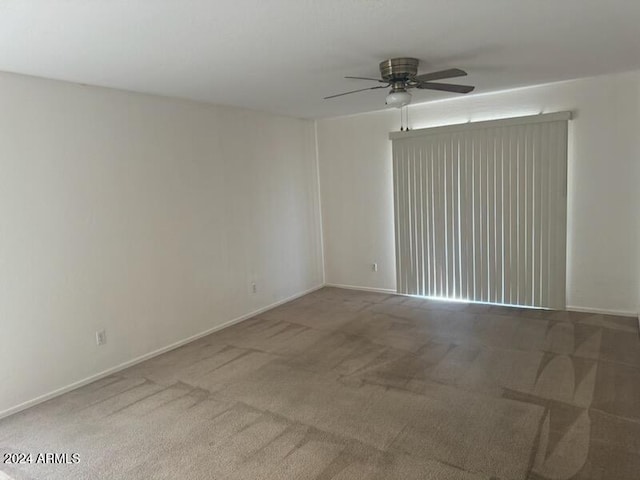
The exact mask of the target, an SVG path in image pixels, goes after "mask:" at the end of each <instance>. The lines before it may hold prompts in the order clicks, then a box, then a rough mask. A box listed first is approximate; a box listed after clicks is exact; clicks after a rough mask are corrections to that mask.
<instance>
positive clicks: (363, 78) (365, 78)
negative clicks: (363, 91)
mask: <svg viewBox="0 0 640 480" xmlns="http://www.w3.org/2000/svg"><path fill="white" fill-rule="evenodd" d="M344 78H354V79H356V80H373V81H374V82H380V83H389V82H387V81H386V80H380V79H379V78H369V77H344Z"/></svg>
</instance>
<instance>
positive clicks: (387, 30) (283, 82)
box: [0, 0, 640, 118]
mask: <svg viewBox="0 0 640 480" xmlns="http://www.w3.org/2000/svg"><path fill="white" fill-rule="evenodd" d="M395 56H413V57H417V58H419V59H420V60H421V68H420V72H419V73H424V72H427V71H432V70H439V69H442V68H446V67H459V68H462V69H465V70H467V71H468V72H469V76H468V77H466V78H463V79H455V80H452V81H455V82H459V83H465V82H466V83H471V84H474V85H476V86H477V88H476V92H488V91H494V90H502V89H506V88H512V87H518V86H524V85H534V84H540V83H546V82H552V81H558V80H564V79H569V78H577V77H585V76H591V75H598V74H603V73H610V72H619V71H627V70H635V69H638V68H640V1H639V0H526V1H525V0H523V1H514V0H404V1H402V0H315V1H314V0H233V1H231V0H55V1H52V0H0V70H3V71H8V72H15V73H23V74H28V75H35V76H40V77H47V78H54V79H61V80H68V81H73V82H79V83H86V84H92V85H101V86H108V87H114V88H121V89H125V90H133V91H138V92H147V93H155V94H160V95H167V96H174V97H183V98H190V99H194V100H201V101H206V102H212V103H216V104H225V105H234V106H240V107H248V108H252V109H258V110H264V111H269V112H274V113H280V114H286V115H293V116H297V117H309V118H311V117H326V116H335V115H342V114H350V113H358V112H365V111H372V110H379V109H381V108H384V97H385V91H384V90H373V91H370V92H363V93H357V94H354V95H349V96H346V97H340V98H337V99H333V100H323V99H322V97H324V96H327V95H331V94H335V93H340V92H343V91H347V90H353V89H356V88H364V87H367V86H370V84H369V83H368V82H366V81H358V80H347V79H344V78H342V77H344V76H345V75H357V76H378V75H379V73H378V62H380V61H381V60H384V59H386V58H390V57H395ZM413 93H414V103H417V102H426V101H430V100H434V99H440V98H445V97H447V96H452V94H445V93H441V92H431V91H415V90H414V92H413Z"/></svg>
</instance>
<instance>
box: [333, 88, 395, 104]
mask: <svg viewBox="0 0 640 480" xmlns="http://www.w3.org/2000/svg"><path fill="white" fill-rule="evenodd" d="M387 87H389V85H378V86H377V87H369V88H361V89H359V90H351V91H350V92H344V93H339V94H337V95H331V96H329V97H324V99H325V100H328V99H330V98H336V97H341V96H343V95H349V94H350V93H356V92H364V91H365V90H375V89H376V88H387Z"/></svg>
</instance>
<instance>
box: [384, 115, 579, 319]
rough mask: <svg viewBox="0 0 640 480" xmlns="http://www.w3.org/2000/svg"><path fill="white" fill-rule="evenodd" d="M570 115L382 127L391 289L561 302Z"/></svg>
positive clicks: (510, 300) (518, 302) (513, 302)
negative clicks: (389, 203)
mask: <svg viewBox="0 0 640 480" xmlns="http://www.w3.org/2000/svg"><path fill="white" fill-rule="evenodd" d="M569 118H570V113H569V112H560V113H555V114H546V115H534V116H530V117H520V118H512V119H504V120H496V121H488V122H478V123H469V124H463V125H452V126H446V127H436V128H430V129H423V130H414V131H409V132H395V133H391V134H390V138H391V139H392V141H393V175H394V204H395V234H396V272H397V288H398V292H399V293H406V294H413V295H424V296H435V297H447V298H456V299H464V300H469V301H480V302H490V303H501V304H511V305H525V306H537V307H548V308H564V307H565V283H566V280H565V277H566V206H567V201H566V185H567V127H568V125H567V123H568V122H567V121H568V120H569Z"/></svg>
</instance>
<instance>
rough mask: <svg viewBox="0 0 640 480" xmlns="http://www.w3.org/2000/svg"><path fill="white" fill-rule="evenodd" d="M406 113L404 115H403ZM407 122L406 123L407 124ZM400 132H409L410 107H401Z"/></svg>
mask: <svg viewBox="0 0 640 480" xmlns="http://www.w3.org/2000/svg"><path fill="white" fill-rule="evenodd" d="M403 111H404V114H403V113H402V112H403ZM405 120H406V123H405ZM400 131H401V132H408V131H409V107H407V106H405V107H400Z"/></svg>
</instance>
